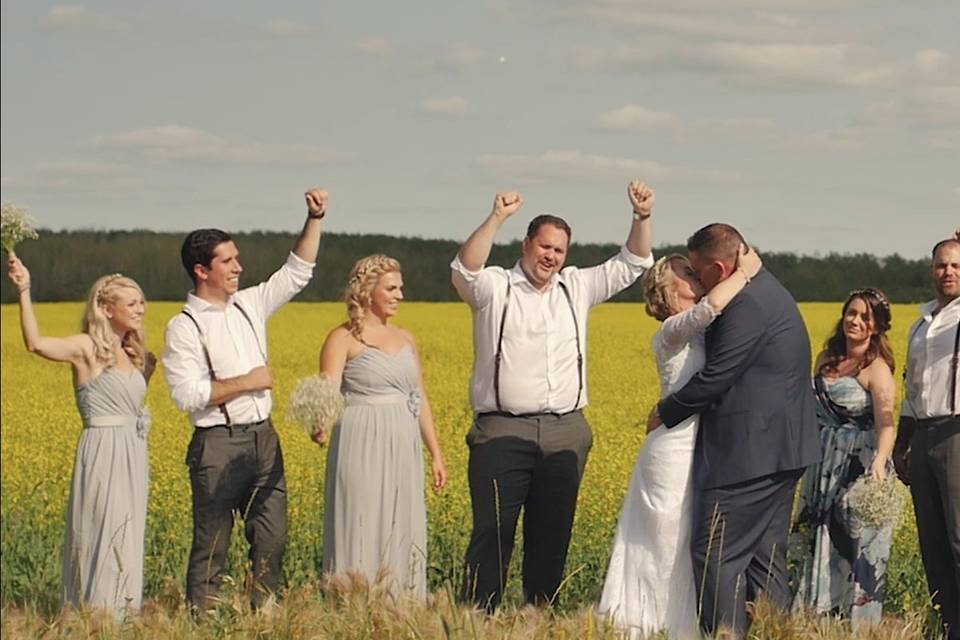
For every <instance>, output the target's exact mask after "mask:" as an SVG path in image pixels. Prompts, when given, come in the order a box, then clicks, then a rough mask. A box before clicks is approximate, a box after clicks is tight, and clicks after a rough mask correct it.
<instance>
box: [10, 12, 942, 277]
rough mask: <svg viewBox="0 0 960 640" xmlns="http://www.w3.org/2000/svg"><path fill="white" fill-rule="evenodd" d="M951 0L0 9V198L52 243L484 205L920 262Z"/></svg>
mask: <svg viewBox="0 0 960 640" xmlns="http://www.w3.org/2000/svg"><path fill="white" fill-rule="evenodd" d="M958 26H960V2H957V1H956V0H943V1H934V0H913V1H909V2H892V1H891V2H885V1H882V0H873V1H870V0H859V1H858V0H649V1H637V2H627V1H625V0H576V1H573V2H561V1H556V0H554V1H545V0H544V1H541V0H517V1H514V2H506V1H500V0H494V1H486V2H485V1H482V0H481V1H475V2H457V1H453V0H448V1H446V2H441V1H436V2H423V1H419V0H409V1H407V2H362V1H359V0H355V1H352V2H347V1H343V2H340V1H330V2H292V1H284V0H273V1H271V2H221V1H210V2H178V1H176V0H173V1H165V2H150V3H147V2H135V1H124V2H120V1H114V2H88V3H85V4H70V5H65V4H54V3H46V2H42V1H36V0H32V1H29V2H26V1H9V2H8V1H6V0H4V1H3V2H2V5H0V30H2V59H0V66H2V78H0V84H2V91H0V100H2V110H0V129H2V130H0V176H2V182H0V191H2V199H3V202H5V203H7V202H12V203H15V204H18V205H20V206H25V207H27V209H28V210H29V212H30V213H31V215H33V217H34V218H36V219H37V220H38V222H39V224H40V225H41V226H43V227H46V228H53V229H76V228H100V229H153V230H159V231H184V230H188V229H191V228H195V227H199V226H215V227H221V228H224V229H227V230H231V231H243V230H254V229H269V230H286V231H296V230H298V229H299V228H300V225H301V224H302V220H303V216H304V213H305V207H304V205H303V192H304V191H305V190H306V189H307V188H309V187H313V186H321V187H324V188H326V189H328V190H329V191H330V206H329V215H328V222H327V223H326V226H325V228H326V229H327V230H328V231H333V232H349V233H386V234H392V235H404V236H420V237H426V238H448V239H463V238H466V236H467V235H469V233H470V232H471V231H472V230H473V229H474V228H475V227H476V226H477V225H479V224H480V223H481V222H482V221H483V219H484V218H485V217H486V215H487V214H488V213H489V211H490V207H491V204H492V202H493V197H494V194H495V193H496V192H497V191H507V190H518V191H520V192H521V193H522V194H523V196H524V199H525V205H524V208H523V209H522V210H521V211H520V212H519V213H518V214H517V215H516V216H515V217H514V218H513V219H511V220H510V221H509V222H508V223H507V225H505V227H504V228H503V230H502V231H501V234H500V236H499V239H501V240H504V241H509V240H512V239H515V238H518V237H520V236H521V235H522V233H523V230H524V228H525V226H526V222H527V221H529V219H530V218H531V217H533V216H534V215H536V214H538V213H553V214H556V215H560V216H562V217H564V218H566V219H567V220H568V221H569V222H570V224H571V226H572V227H573V232H574V235H573V238H574V241H575V242H576V241H581V242H622V241H623V240H624V239H625V237H626V234H627V231H628V229H629V226H630V206H629V202H628V200H627V196H626V186H627V184H628V183H629V181H630V180H634V179H638V180H643V181H645V182H647V183H649V184H650V185H652V186H653V187H654V188H655V189H656V191H657V205H656V208H655V210H654V216H655V217H654V233H655V240H654V243H655V245H661V244H668V243H669V244H680V243H683V242H685V240H686V238H687V236H689V235H690V234H691V233H692V232H693V231H695V230H696V229H697V228H699V227H701V226H703V225H704V224H707V223H710V222H715V221H723V222H728V223H731V224H733V225H735V226H737V227H738V228H739V229H740V230H741V232H743V234H744V235H745V236H746V238H747V240H748V241H749V242H750V243H751V244H753V245H755V246H757V247H759V248H760V250H761V251H764V250H767V251H793V252H796V253H799V254H827V253H830V252H840V253H860V252H866V253H873V254H876V255H881V256H882V255H889V254H892V253H899V254H900V255H902V256H906V257H911V258H920V257H923V256H926V255H928V252H929V250H930V247H931V246H932V245H933V243H934V242H935V241H936V240H938V239H940V238H943V237H946V236H947V235H948V234H949V233H950V232H951V231H952V230H953V229H954V228H955V227H957V226H958V225H960V38H958V37H957V33H958Z"/></svg>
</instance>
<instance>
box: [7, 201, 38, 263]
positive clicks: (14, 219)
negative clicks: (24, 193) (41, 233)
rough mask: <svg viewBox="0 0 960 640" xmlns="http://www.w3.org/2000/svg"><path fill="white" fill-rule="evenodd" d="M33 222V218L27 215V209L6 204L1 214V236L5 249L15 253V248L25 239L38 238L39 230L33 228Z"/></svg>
mask: <svg viewBox="0 0 960 640" xmlns="http://www.w3.org/2000/svg"><path fill="white" fill-rule="evenodd" d="M33 224H34V222H33V218H31V217H30V216H29V215H27V212H26V210H25V209H23V208H22V207H18V206H16V205H13V204H4V205H3V213H2V216H0V236H2V240H3V248H4V250H5V251H6V252H7V253H13V250H14V248H15V247H16V246H17V245H18V244H20V243H21V242H23V241H24V240H36V239H37V232H36V231H34V230H33Z"/></svg>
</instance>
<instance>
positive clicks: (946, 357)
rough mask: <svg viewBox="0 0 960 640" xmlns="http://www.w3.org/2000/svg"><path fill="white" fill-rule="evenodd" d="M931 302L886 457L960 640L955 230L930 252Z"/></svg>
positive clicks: (943, 611) (959, 316)
mask: <svg viewBox="0 0 960 640" xmlns="http://www.w3.org/2000/svg"><path fill="white" fill-rule="evenodd" d="M932 274H933V286H934V290H935V292H936V298H935V299H934V300H931V301H930V302H928V303H926V304H924V305H923V306H922V307H921V308H920V319H919V320H917V321H916V322H915V323H914V324H913V326H912V327H911V328H910V333H909V334H908V335H909V339H908V343H907V369H906V374H905V385H904V386H905V388H906V398H905V399H904V401H903V406H902V407H901V412H900V427H899V431H898V433H897V443H896V445H895V446H894V450H893V461H894V464H895V466H896V468H897V475H898V476H899V477H900V479H901V480H903V482H904V483H905V484H909V485H910V492H911V493H912V494H913V508H914V512H915V513H916V517H917V533H918V534H919V536H920V554H921V556H922V557H923V566H924V569H925V570H926V573H927V584H928V586H929V588H930V594H931V596H932V598H933V602H934V604H936V605H938V606H939V608H940V615H941V618H942V621H943V625H944V627H945V628H946V631H947V635H948V637H949V638H950V640H960V398H958V394H960V391H958V389H957V386H958V379H960V372H958V365H957V360H958V350H960V229H958V230H957V234H956V237H955V238H950V239H947V240H942V241H941V242H938V243H937V244H936V246H935V247H934V248H933V261H932Z"/></svg>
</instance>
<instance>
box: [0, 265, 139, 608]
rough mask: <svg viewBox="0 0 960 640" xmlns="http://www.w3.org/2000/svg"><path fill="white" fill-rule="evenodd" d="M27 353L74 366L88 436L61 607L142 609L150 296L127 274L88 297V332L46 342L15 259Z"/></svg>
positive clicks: (77, 469) (77, 473)
mask: <svg viewBox="0 0 960 640" xmlns="http://www.w3.org/2000/svg"><path fill="white" fill-rule="evenodd" d="M8 269H9V276H10V279H11V280H12V281H13V284H14V286H16V288H17V291H18V294H19V302H20V326H21V329H22V332H23V341H24V344H25V345H26V347H27V349H29V350H30V351H31V352H33V353H37V354H39V355H41V356H43V357H44V358H47V359H49V360H54V361H57V362H69V363H70V364H71V365H73V378H74V384H75V387H76V398H77V408H78V409H79V410H80V415H81V417H82V418H83V430H82V431H81V434H80V442H79V444H78V445H77V454H76V460H75V462H74V468H73V483H72V485H71V490H70V501H69V505H68V507H67V531H66V544H65V546H64V550H63V572H62V575H63V600H64V604H72V605H74V606H76V607H96V608H103V609H105V610H107V611H108V612H109V613H111V614H112V615H113V616H115V617H117V618H122V617H123V616H124V615H127V614H132V613H136V612H138V611H139V610H140V606H141V601H142V597H143V553H144V548H143V545H144V527H145V524H146V518H147V439H146V436H147V429H148V428H149V423H150V416H149V413H147V411H146V409H145V408H144V406H143V403H144V396H145V395H146V391H147V381H148V380H149V379H150V375H151V374H152V372H153V369H154V366H155V364H156V359H155V358H154V357H153V354H151V353H148V352H146V350H145V348H144V336H143V316H144V313H145V310H146V307H145V302H144V298H143V292H142V291H141V290H140V287H139V286H138V285H137V283H136V282H134V281H133V280H131V279H130V278H126V277H124V276H121V275H120V274H115V275H109V276H104V277H102V278H100V279H99V280H97V281H96V282H95V283H94V285H93V287H92V288H91V290H90V295H89V297H88V300H87V307H86V311H85V315H84V319H83V333H81V334H78V335H73V336H69V337H66V338H54V337H49V336H43V335H41V334H40V328H39V326H38V325H37V320H36V317H35V315H34V311H33V305H32V302H31V299H30V272H29V271H27V268H26V267H25V266H23V263H22V262H20V260H19V259H18V258H17V257H16V256H14V255H12V254H11V256H10V258H9V259H8Z"/></svg>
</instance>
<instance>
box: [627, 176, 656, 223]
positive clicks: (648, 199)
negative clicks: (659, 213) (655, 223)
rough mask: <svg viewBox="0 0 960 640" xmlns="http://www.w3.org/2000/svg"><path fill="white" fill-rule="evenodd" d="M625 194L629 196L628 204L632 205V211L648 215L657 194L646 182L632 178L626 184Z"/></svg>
mask: <svg viewBox="0 0 960 640" xmlns="http://www.w3.org/2000/svg"><path fill="white" fill-rule="evenodd" d="M627 196H629V198H630V204H632V205H633V211H634V213H639V214H640V215H641V216H648V215H650V212H651V211H653V203H654V201H655V200H656V199H657V194H656V192H654V190H653V189H651V188H650V187H648V186H647V185H646V183H644V182H640V181H639V180H634V181H633V182H631V183H630V184H629V186H627Z"/></svg>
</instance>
